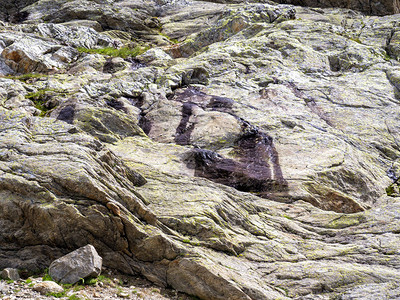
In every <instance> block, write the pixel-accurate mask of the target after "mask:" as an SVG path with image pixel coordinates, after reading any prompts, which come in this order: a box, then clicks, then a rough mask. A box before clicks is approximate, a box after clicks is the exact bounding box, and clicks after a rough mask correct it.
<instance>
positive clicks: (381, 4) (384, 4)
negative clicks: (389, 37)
mask: <svg viewBox="0 0 400 300" xmlns="http://www.w3.org/2000/svg"><path fill="white" fill-rule="evenodd" d="M275 2H278V3H287V4H294V5H301V6H311V7H342V8H349V9H355V10H359V11H361V12H363V13H365V14H370V15H378V16H383V15H389V14H398V13H400V2H399V1H398V0H384V1H378V0H372V1H367V0H361V1H359V0H317V1H315V0H276V1H275Z"/></svg>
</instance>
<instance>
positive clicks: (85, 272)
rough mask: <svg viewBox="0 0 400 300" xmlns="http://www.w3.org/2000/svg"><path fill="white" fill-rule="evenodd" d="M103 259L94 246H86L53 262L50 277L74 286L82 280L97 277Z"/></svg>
mask: <svg viewBox="0 0 400 300" xmlns="http://www.w3.org/2000/svg"><path fill="white" fill-rule="evenodd" d="M102 263H103V259H102V258H101V257H100V256H99V255H98V254H97V251H96V249H95V248H94V247H93V246H92V245H86V246H84V247H81V248H79V249H76V250H75V251H73V252H71V253H68V254H67V255H64V256H63V257H60V258H59V259H56V260H55V261H53V262H52V263H51V265H50V267H49V275H50V276H51V278H53V279H54V280H55V281H57V282H61V283H69V284H74V283H76V282H78V281H79V280H81V279H85V278H91V277H97V276H99V275H100V273H101V267H102Z"/></svg>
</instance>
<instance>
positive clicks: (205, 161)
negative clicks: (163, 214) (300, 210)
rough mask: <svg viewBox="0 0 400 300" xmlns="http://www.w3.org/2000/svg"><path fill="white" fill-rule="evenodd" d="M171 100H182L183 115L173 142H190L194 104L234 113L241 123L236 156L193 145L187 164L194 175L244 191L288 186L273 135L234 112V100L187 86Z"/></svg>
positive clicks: (260, 192)
mask: <svg viewBox="0 0 400 300" xmlns="http://www.w3.org/2000/svg"><path fill="white" fill-rule="evenodd" d="M169 99H170V100H172V101H178V102H182V109H181V112H182V118H181V122H180V123H179V125H178V127H177V129H176V137H175V142H176V143H177V144H180V145H190V144H191V142H190V135H191V133H192V131H193V130H194V128H195V123H191V122H190V117H191V116H192V115H193V109H194V108H195V107H199V108H202V109H204V110H211V111H219V112H223V113H227V114H230V115H232V116H234V117H235V118H236V119H237V120H238V121H239V122H240V123H241V124H242V132H243V133H242V135H241V136H240V138H239V139H238V140H237V141H236V142H235V146H234V149H235V150H234V152H235V157H237V158H235V159H229V158H224V157H222V156H221V155H219V154H218V153H216V152H213V151H210V150H206V149H200V148H198V147H195V149H194V150H193V151H192V153H191V155H190V157H191V159H188V161H187V166H188V167H189V168H193V169H195V176H199V177H204V178H207V179H210V180H212V181H214V182H217V183H221V184H224V185H227V186H231V187H234V188H236V189H238V190H240V191H244V192H254V193H257V194H258V195H259V196H261V197H267V196H269V195H270V194H271V192H282V191H286V190H287V182H286V180H285V179H284V178H283V174H282V170H281V167H280V165H279V155H278V152H277V151H276V148H275V146H274V143H273V139H272V137H270V136H269V135H268V134H267V133H265V132H262V131H261V130H259V128H257V127H256V126H253V125H251V124H250V123H249V122H247V121H246V120H243V119H241V118H240V117H238V116H236V115H235V114H234V111H233V106H234V104H235V101H234V100H232V99H230V98H226V97H220V96H214V95H207V94H205V93H204V92H201V91H199V90H198V89H196V88H194V87H188V88H186V89H184V90H182V91H179V92H177V93H175V94H174V95H172V96H171V97H170V98H169Z"/></svg>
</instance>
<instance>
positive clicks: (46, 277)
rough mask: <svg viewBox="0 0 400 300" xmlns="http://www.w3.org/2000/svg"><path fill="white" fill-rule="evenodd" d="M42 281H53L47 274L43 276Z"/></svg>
mask: <svg viewBox="0 0 400 300" xmlns="http://www.w3.org/2000/svg"><path fill="white" fill-rule="evenodd" d="M42 281H53V278H51V276H50V275H49V274H48V273H45V274H44V275H43V278H42Z"/></svg>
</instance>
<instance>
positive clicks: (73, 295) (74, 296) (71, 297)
mask: <svg viewBox="0 0 400 300" xmlns="http://www.w3.org/2000/svg"><path fill="white" fill-rule="evenodd" d="M68 300H81V298H79V296H77V295H75V294H72V295H71V296H69V297H68Z"/></svg>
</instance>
